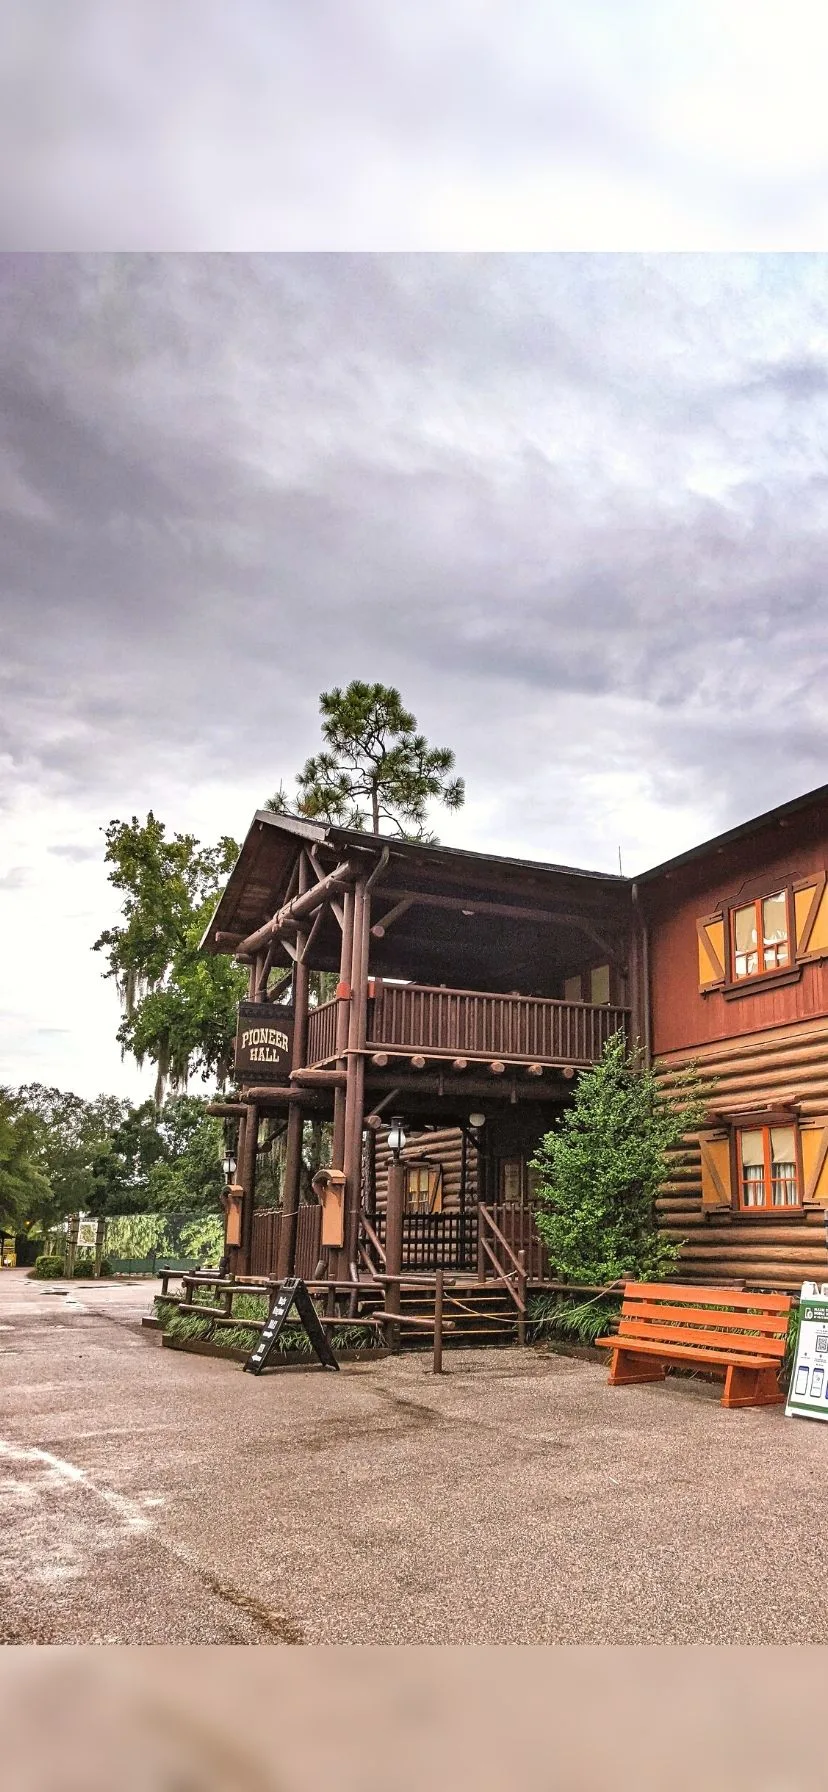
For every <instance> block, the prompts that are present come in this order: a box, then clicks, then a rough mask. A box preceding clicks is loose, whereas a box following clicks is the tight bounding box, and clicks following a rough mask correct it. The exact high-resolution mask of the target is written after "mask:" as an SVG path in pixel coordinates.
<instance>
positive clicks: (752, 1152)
mask: <svg viewBox="0 0 828 1792" xmlns="http://www.w3.org/2000/svg"><path fill="white" fill-rule="evenodd" d="M736 1163H737V1173H738V1178H739V1181H738V1197H739V1206H740V1207H741V1208H744V1209H747V1210H751V1211H752V1210H755V1209H756V1208H765V1209H768V1208H774V1207H800V1206H801V1204H802V1198H801V1195H800V1192H799V1172H798V1167H797V1152H796V1132H795V1129H794V1127H793V1126H756V1127H750V1128H748V1127H745V1128H744V1129H743V1130H742V1131H739V1132H737V1134H736Z"/></svg>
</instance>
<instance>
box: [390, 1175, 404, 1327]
mask: <svg viewBox="0 0 828 1792" xmlns="http://www.w3.org/2000/svg"><path fill="white" fill-rule="evenodd" d="M404 1200H405V1165H404V1164H403V1163H402V1162H401V1161H400V1159H399V1158H398V1157H392V1158H391V1161H390V1163H389V1165H388V1196H387V1202H386V1208H385V1273H386V1275H387V1276H389V1277H390V1278H391V1279H390V1280H389V1281H388V1282H386V1285H385V1309H386V1312H388V1313H392V1314H395V1313H399V1311H400V1276H401V1275H402V1246H403V1202H404ZM388 1345H389V1349H391V1350H397V1349H398V1348H399V1326H398V1325H394V1324H393V1323H392V1324H391V1325H389V1328H388Z"/></svg>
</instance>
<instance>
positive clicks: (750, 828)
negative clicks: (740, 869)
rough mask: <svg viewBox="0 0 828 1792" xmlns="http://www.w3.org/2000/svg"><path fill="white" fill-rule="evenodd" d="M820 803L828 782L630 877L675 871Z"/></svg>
mask: <svg viewBox="0 0 828 1792" xmlns="http://www.w3.org/2000/svg"><path fill="white" fill-rule="evenodd" d="M821 804H822V805H828V784H820V785H819V787H818V788H817V789H816V790H808V791H806V792H805V794H804V795H803V796H795V797H793V798H792V800H791V801H790V802H788V803H779V804H777V807H776V808H775V809H766V810H765V811H764V813H763V814H762V815H756V816H754V817H753V819H752V820H751V821H740V822H739V824H738V826H737V827H735V828H728V829H727V830H726V832H725V833H723V834H715V835H714V837H713V839H712V840H703V841H702V843H701V845H700V846H691V847H689V848H688V850H687V851H686V852H680V853H677V854H676V856H675V858H672V859H665V860H664V861H663V863H662V864H660V865H653V866H652V868H651V869H650V870H649V871H643V872H641V873H640V874H639V876H638V877H636V878H635V879H634V880H633V881H634V882H635V883H638V884H645V883H649V882H650V881H651V880H652V879H653V878H656V877H660V876H661V875H662V874H663V873H664V872H666V871H677V870H679V868H680V867H681V866H682V865H691V864H693V863H694V862H695V861H696V860H697V859H703V858H705V857H706V855H707V854H708V853H718V852H721V851H722V850H723V848H724V847H727V846H731V845H734V844H735V843H736V842H737V841H739V840H746V839H748V838H749V837H750V836H751V835H753V834H760V833H761V832H762V829H763V828H769V827H773V826H774V824H777V823H779V822H783V821H786V820H787V819H788V817H793V816H794V815H801V814H802V813H803V812H804V811H805V810H807V809H816V808H819V806H820V805H821Z"/></svg>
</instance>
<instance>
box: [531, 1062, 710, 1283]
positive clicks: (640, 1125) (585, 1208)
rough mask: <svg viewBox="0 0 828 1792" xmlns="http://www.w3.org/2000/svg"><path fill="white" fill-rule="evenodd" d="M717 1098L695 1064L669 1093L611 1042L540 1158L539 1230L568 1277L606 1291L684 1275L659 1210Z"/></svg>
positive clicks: (537, 1161)
mask: <svg viewBox="0 0 828 1792" xmlns="http://www.w3.org/2000/svg"><path fill="white" fill-rule="evenodd" d="M708 1097H709V1090H708V1088H707V1087H706V1086H705V1085H704V1084H703V1083H702V1081H701V1079H700V1077H699V1075H698V1073H697V1072H696V1070H695V1067H694V1066H692V1065H690V1066H688V1067H687V1068H686V1069H685V1070H684V1071H682V1073H681V1075H679V1076H676V1077H675V1078H674V1079H673V1083H672V1087H671V1090H670V1093H669V1095H667V1094H664V1093H662V1090H661V1088H660V1087H659V1083H658V1079H657V1077H656V1076H655V1073H654V1071H653V1070H652V1069H651V1068H649V1066H647V1065H646V1064H645V1062H644V1060H643V1057H642V1054H641V1053H640V1052H638V1051H633V1052H628V1050H627V1046H626V1042H625V1040H624V1037H623V1034H621V1033H616V1034H614V1035H613V1037H612V1038H611V1039H609V1040H608V1041H607V1044H606V1045H605V1047H604V1053H603V1057H602V1058H601V1060H600V1062H599V1063H597V1064H595V1065H593V1067H592V1069H591V1070H587V1071H585V1072H584V1073H583V1074H582V1075H581V1076H580V1077H579V1079H578V1083H577V1086H576V1090H575V1099H574V1101H573V1104H572V1106H571V1107H570V1108H568V1109H567V1111H566V1112H565V1113H564V1115H563V1118H562V1120H561V1122H560V1125H559V1126H558V1127H557V1128H556V1129H555V1130H554V1131H552V1132H548V1133H547V1134H546V1137H545V1138H544V1139H542V1140H541V1142H540V1144H539V1146H538V1148H537V1151H536V1154H535V1157H534V1158H533V1160H532V1164H533V1168H534V1169H535V1170H536V1171H537V1173H538V1190H537V1207H536V1223H537V1228H538V1231H539V1233H540V1235H541V1237H542V1239H543V1240H544V1243H545V1245H546V1247H547V1250H548V1252H549V1258H550V1262H551V1263H552V1264H553V1265H554V1268H555V1270H556V1271H557V1273H558V1275H559V1276H562V1277H564V1278H566V1280H568V1281H572V1282H586V1283H592V1284H597V1285H601V1286H604V1287H606V1286H607V1284H609V1283H612V1282H615V1281H618V1279H619V1278H620V1277H621V1276H624V1275H632V1276H634V1277H635V1278H636V1279H637V1280H640V1281H648V1282H649V1281H662V1280H663V1279H664V1277H665V1276H667V1275H669V1274H670V1272H671V1271H672V1270H673V1269H674V1268H675V1264H676V1261H677V1258H678V1256H679V1252H680V1249H681V1245H680V1243H676V1242H675V1241H673V1240H671V1239H668V1238H665V1237H664V1235H663V1233H662V1232H660V1230H659V1225H658V1213H657V1209H656V1202H657V1198H658V1195H659V1193H660V1191H661V1189H662V1187H663V1185H664V1183H665V1182H667V1181H668V1180H669V1178H670V1176H671V1175H675V1171H676V1168H677V1167H678V1166H679V1165H680V1164H681V1163H682V1161H683V1160H684V1158H685V1157H686V1155H687V1154H686V1152H683V1151H681V1150H680V1147H681V1146H682V1144H683V1141H684V1139H685V1135H686V1134H688V1133H693V1132H694V1131H697V1130H698V1128H699V1127H700V1126H701V1124H702V1122H703V1118H704V1114H705V1111H706V1105H707V1100H708Z"/></svg>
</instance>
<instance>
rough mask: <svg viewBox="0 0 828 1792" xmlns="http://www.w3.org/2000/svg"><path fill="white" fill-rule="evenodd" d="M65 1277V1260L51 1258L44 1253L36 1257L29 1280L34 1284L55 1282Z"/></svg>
mask: <svg viewBox="0 0 828 1792" xmlns="http://www.w3.org/2000/svg"><path fill="white" fill-rule="evenodd" d="M62 1275H63V1258H62V1257H55V1256H49V1255H48V1254H46V1253H44V1254H42V1255H41V1256H40V1257H36V1258H35V1261H34V1268H33V1269H30V1270H29V1280H30V1281H34V1282H53V1281H55V1280H56V1279H57V1277H58V1276H62Z"/></svg>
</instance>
